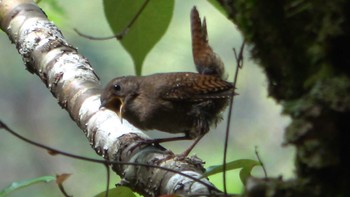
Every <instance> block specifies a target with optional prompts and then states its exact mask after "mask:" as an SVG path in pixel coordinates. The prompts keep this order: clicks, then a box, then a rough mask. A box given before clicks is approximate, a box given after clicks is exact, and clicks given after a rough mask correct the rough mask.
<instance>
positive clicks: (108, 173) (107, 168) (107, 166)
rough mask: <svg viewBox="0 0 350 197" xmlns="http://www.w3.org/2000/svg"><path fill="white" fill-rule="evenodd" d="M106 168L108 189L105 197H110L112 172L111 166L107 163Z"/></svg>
mask: <svg viewBox="0 0 350 197" xmlns="http://www.w3.org/2000/svg"><path fill="white" fill-rule="evenodd" d="M105 167H106V173H107V188H106V195H105V197H108V193H109V181H110V177H111V175H110V172H109V165H108V164H107V163H105Z"/></svg>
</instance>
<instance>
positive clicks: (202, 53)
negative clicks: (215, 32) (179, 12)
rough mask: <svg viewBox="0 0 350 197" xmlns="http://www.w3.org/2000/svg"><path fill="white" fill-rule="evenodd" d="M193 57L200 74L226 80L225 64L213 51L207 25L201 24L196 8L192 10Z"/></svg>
mask: <svg viewBox="0 0 350 197" xmlns="http://www.w3.org/2000/svg"><path fill="white" fill-rule="evenodd" d="M190 19H191V36H192V55H193V61H194V63H195V65H196V69H197V71H198V73H200V74H205V75H215V76H217V77H220V78H226V76H225V73H224V70H225V69H224V63H223V62H222V60H221V58H220V57H219V56H218V55H217V54H216V53H215V52H214V51H213V50H212V48H211V47H210V45H209V41H208V32H207V23H206V20H205V18H204V19H203V23H201V20H200V17H199V13H198V11H197V9H196V7H193V8H192V10H191V16H190Z"/></svg>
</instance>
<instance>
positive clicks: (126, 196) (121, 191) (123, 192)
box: [95, 186, 136, 197]
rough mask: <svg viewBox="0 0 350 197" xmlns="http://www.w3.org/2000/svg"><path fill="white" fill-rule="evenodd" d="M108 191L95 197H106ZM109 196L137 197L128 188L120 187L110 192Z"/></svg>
mask: <svg viewBox="0 0 350 197" xmlns="http://www.w3.org/2000/svg"><path fill="white" fill-rule="evenodd" d="M105 196H106V191H104V192H101V193H99V194H97V195H96V196H95V197H105ZM108 196H118V197H136V195H135V193H134V192H133V191H132V190H131V189H130V188H128V187H124V186H118V187H115V188H113V189H110V190H109V191H108Z"/></svg>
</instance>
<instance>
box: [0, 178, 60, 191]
mask: <svg viewBox="0 0 350 197" xmlns="http://www.w3.org/2000/svg"><path fill="white" fill-rule="evenodd" d="M54 180H56V177H55V176H42V177H37V178H33V179H27V180H23V181H19V182H13V183H11V184H10V185H9V186H7V187H6V188H4V189H2V190H1V191H0V196H5V195H7V194H9V193H10V192H13V191H16V190H18V189H21V188H24V187H28V186H30V185H33V184H37V183H41V182H45V183H48V182H50V181H54Z"/></svg>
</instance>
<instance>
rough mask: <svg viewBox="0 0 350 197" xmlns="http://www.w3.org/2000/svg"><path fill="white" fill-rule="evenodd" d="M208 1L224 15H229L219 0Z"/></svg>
mask: <svg viewBox="0 0 350 197" xmlns="http://www.w3.org/2000/svg"><path fill="white" fill-rule="evenodd" d="M208 2H209V3H210V4H211V5H212V6H213V7H214V8H216V9H217V10H218V11H219V12H220V13H221V14H222V15H224V16H226V17H228V14H227V12H226V10H225V9H224V8H223V7H222V5H221V4H220V3H219V1H218V0H208Z"/></svg>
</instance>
